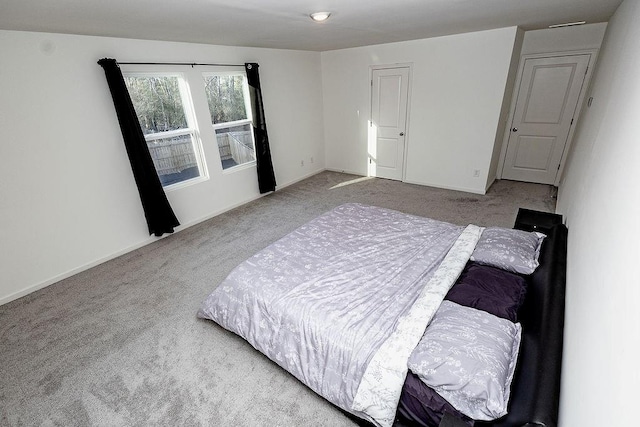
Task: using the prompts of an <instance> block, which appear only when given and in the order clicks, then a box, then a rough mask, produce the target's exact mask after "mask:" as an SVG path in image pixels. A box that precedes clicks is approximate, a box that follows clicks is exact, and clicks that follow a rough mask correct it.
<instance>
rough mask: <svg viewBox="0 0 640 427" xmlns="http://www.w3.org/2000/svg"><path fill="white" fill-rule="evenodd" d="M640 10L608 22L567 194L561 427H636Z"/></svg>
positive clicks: (629, 0)
mask: <svg viewBox="0 0 640 427" xmlns="http://www.w3.org/2000/svg"><path fill="white" fill-rule="evenodd" d="M638 22H640V2H638V1H637V0H625V1H624V2H623V3H622V5H621V6H620V7H619V9H618V11H617V12H616V13H615V15H614V17H613V18H612V19H611V21H610V22H609V26H608V29H607V35H606V37H605V41H604V43H603V45H602V49H601V52H600V59H599V64H598V66H597V70H596V75H595V76H594V79H593V81H592V87H591V93H590V96H593V97H594V101H593V104H592V106H591V108H587V109H585V110H584V111H583V118H582V121H581V123H580V125H579V126H578V129H577V132H576V135H575V139H574V149H573V152H572V155H571V157H570V158H569V162H568V165H567V169H566V173H565V176H564V179H563V181H562V182H561V185H560V191H559V197H558V208H557V210H558V212H559V213H562V214H564V215H566V221H567V225H568V227H569V254H568V256H569V258H568V269H567V275H568V277H567V306H566V326H565V347H564V358H563V367H562V369H563V375H562V396H561V408H560V421H561V423H560V425H561V426H564V427H572V426H585V427H589V426H594V427H596V426H632V425H637V424H638V421H637V418H638V417H637V415H636V412H637V411H636V409H635V408H637V404H638V402H637V400H638V391H637V388H638V384H639V383H640V370H639V369H638V360H640V354H639V353H640V310H638V307H637V306H638V301H640V281H639V280H638V274H637V272H636V267H637V266H638V263H639V261H640V245H639V244H638V241H639V240H640V186H639V184H640V167H639V165H640V143H639V141H640V120H639V118H640V77H639V76H640V27H638V25H637V24H638Z"/></svg>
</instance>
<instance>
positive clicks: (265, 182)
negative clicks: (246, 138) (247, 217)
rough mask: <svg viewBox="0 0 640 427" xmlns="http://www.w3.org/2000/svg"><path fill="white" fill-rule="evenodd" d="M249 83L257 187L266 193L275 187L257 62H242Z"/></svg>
mask: <svg viewBox="0 0 640 427" xmlns="http://www.w3.org/2000/svg"><path fill="white" fill-rule="evenodd" d="M244 68H245V70H246V72H247V83H249V97H250V98H251V110H252V111H253V135H254V136H255V140H256V169H257V170H258V187H259V188H260V193H268V192H269V191H275V189H276V177H275V175H274V173H273V164H272V162H271V150H270V149H269V137H268V136H267V123H266V122H265V119H264V107H263V105H262V90H261V89H260V76H259V75H258V64H256V63H247V64H244Z"/></svg>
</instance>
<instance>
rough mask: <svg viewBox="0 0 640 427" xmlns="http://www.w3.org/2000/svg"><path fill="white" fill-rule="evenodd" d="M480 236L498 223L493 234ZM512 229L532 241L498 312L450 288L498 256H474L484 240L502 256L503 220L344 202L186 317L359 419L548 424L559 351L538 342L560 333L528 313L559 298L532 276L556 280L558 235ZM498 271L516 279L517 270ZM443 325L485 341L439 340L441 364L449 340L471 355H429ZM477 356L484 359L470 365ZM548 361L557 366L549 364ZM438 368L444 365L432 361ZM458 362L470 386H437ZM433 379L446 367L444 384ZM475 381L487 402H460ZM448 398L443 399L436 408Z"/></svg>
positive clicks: (261, 256)
mask: <svg viewBox="0 0 640 427" xmlns="http://www.w3.org/2000/svg"><path fill="white" fill-rule="evenodd" d="M561 231H562V230H560V234H561ZM564 231H565V234H564V235H565V239H566V229H565V230H564ZM492 232H494V233H495V232H497V233H499V234H498V235H493V236H494V239H493V240H492V239H491V238H489V237H490V236H492V235H491V233H492ZM518 233H521V234H519V235H518V236H517V237H518V238H523V239H525V240H527V243H529V241H530V240H531V241H532V242H533V243H532V244H533V245H534V246H535V247H534V248H533V251H534V252H535V260H532V261H531V262H529V261H530V260H528V259H527V260H526V262H525V265H524V268H532V270H531V271H534V270H535V272H534V273H533V274H526V283H525V285H524V286H525V287H526V293H525V292H524V291H525V289H524V288H523V289H522V290H521V291H515V294H514V295H516V297H515V299H516V300H519V301H518V304H517V307H516V308H515V310H517V313H515V312H514V313H512V318H510V319H506V318H503V317H498V316H496V315H494V314H491V313H488V312H486V311H484V310H482V309H478V308H477V307H471V306H469V304H467V305H465V301H464V299H465V292H464V290H463V291H462V292H460V291H456V290H459V289H460V288H461V286H462V285H461V284H460V280H461V278H464V277H468V276H469V274H471V273H470V271H471V270H473V271H475V270H474V269H477V270H478V271H479V270H480V269H481V268H485V267H487V268H493V269H495V268H496V267H498V266H499V265H500V263H499V262H498V265H487V263H486V262H485V261H486V260H483V259H482V257H483V256H485V255H487V253H485V252H483V251H482V248H485V247H486V244H487V243H490V244H494V245H495V244H496V242H497V245H498V246H499V247H500V250H499V251H497V252H496V251H494V250H493V249H491V251H489V252H491V254H489V255H490V256H493V255H492V254H494V252H495V253H498V252H499V253H500V255H501V256H503V255H505V254H506V255H507V257H506V258H505V257H504V256H503V258H504V259H508V258H511V259H513V254H514V253H515V252H514V251H513V250H511V249H510V247H506V249H505V247H504V243H505V241H504V240H500V239H501V238H502V235H503V234H504V230H493V229H491V230H490V229H484V228H482V227H477V226H474V225H469V226H466V227H462V226H458V225H454V224H449V223H445V222H440V221H436V220H432V219H428V218H423V217H417V216H412V215H407V214H404V213H400V212H397V211H393V210H389V209H383V208H378V207H374V206H365V205H361V204H357V203H349V204H345V205H341V206H338V207H337V208H335V209H333V210H331V211H329V212H327V213H325V214H323V215H321V216H320V217H318V218H316V219H314V220H312V221H310V222H309V223H307V224H305V225H303V226H302V227H300V228H298V229H297V230H295V231H293V232H292V233H290V234H289V235H287V236H285V237H284V238H282V239H280V240H278V241H277V242H275V243H273V244H271V245H270V246H268V247H267V248H265V249H263V250H262V251H260V252H258V253H257V254H255V255H254V256H253V257H251V258H249V259H248V260H246V261H245V262H243V263H242V264H240V265H239V266H238V267H236V269H234V270H233V271H232V272H231V273H230V274H229V276H228V277H227V278H226V279H225V280H224V281H223V282H222V283H221V284H220V285H219V286H218V287H217V288H216V289H215V290H214V291H213V292H212V293H211V295H209V297H207V299H206V300H205V302H204V303H203V305H202V307H201V309H200V310H199V312H198V316H199V317H202V318H206V319H210V320H213V321H215V322H216V323H218V324H219V325H221V326H222V327H224V328H226V329H228V330H230V331H232V332H234V333H236V334H238V335H240V336H241V337H243V338H244V339H245V340H247V341H248V342H249V343H250V344H251V345H253V346H254V347H255V348H256V349H258V350H259V351H261V352H262V353H264V354H265V355H266V356H267V357H269V358H270V359H271V360H273V361H274V362H276V363H277V364H278V365H280V366H281V367H283V368H284V369H286V370H287V371H288V372H290V373H291V374H293V375H294V376H295V377H296V378H298V379H299V380H300V381H302V382H303V383H304V384H306V385H307V386H308V387H310V388H311V389H312V390H314V391H315V392H316V393H318V394H320V395H321V396H323V397H324V398H325V399H327V400H328V401H329V402H331V403H332V404H334V405H336V406H337V407H338V408H340V409H341V410H343V411H344V412H345V413H347V414H349V415H350V416H352V417H354V419H357V420H361V421H359V423H361V424H362V425H367V424H369V425H371V424H372V425H377V426H392V425H394V424H395V425H397V426H402V425H406V426H410V425H426V426H430V425H438V424H439V423H443V424H442V425H444V423H449V422H456V423H457V422H462V423H463V425H473V423H474V420H484V421H485V422H486V423H487V424H486V425H495V426H511V425H525V424H527V423H538V425H548V426H551V425H555V424H554V422H555V418H556V417H557V401H552V402H550V403H549V402H547V401H548V400H549V398H548V397H549V394H552V395H553V394H554V393H555V391H554V390H556V389H558V390H559V382H558V381H559V371H558V370H559V358H558V357H557V356H558V353H557V352H555V351H553V350H549V348H554V347H555V346H557V343H558V341H559V342H560V351H561V345H562V344H561V338H562V333H561V331H560V334H559V336H558V335H557V334H556V335H554V331H555V330H556V329H555V327H556V326H557V325H555V324H548V323H553V320H546V319H548V316H546V315H545V316H541V310H542V311H546V310H547V309H548V307H545V306H544V305H540V304H539V303H540V302H544V303H547V304H550V305H551V306H559V305H562V308H563V307H564V303H563V302H562V304H559V303H557V301H558V300H559V298H558V295H555V296H554V295H549V292H547V290H546V289H545V283H543V282H549V281H550V280H551V281H553V280H555V279H556V278H558V276H561V274H560V273H559V271H558V270H561V269H562V268H561V267H562V266H558V264H559V263H556V262H551V259H552V258H555V257H556V256H557V254H558V253H559V252H561V251H562V250H561V249H558V244H557V242H558V241H559V240H562V239H561V238H560V239H559V238H558V236H557V234H558V233H559V232H558V231H557V230H555V229H554V230H553V232H552V233H551V234H550V235H549V236H547V237H545V236H544V235H541V234H539V233H529V232H524V231H519V232H518ZM496 239H497V240H496ZM507 240H508V241H509V242H511V241H512V237H511V235H509V238H508V239H507ZM492 242H493V243H492ZM517 244H518V243H517V242H516V243H515V244H514V246H517ZM483 245H484V246H483ZM560 246H561V242H560ZM549 251H551V252H549ZM558 251H559V252H558ZM516 258H518V257H516ZM538 258H539V259H540V260H541V262H542V265H541V266H539V267H538ZM504 259H503V260H504ZM518 260H520V258H518ZM533 262H535V264H534V265H530V264H531V263H533ZM517 267H518V268H519V267H520V266H517ZM536 267H537V268H536ZM506 268H511V266H510V265H507V267H506ZM525 273H529V272H528V271H525ZM492 274H493V273H492ZM508 274H511V275H514V277H515V276H518V277H525V276H524V275H523V274H522V273H521V272H518V271H512V272H511V273H508ZM524 280H525V279H523V283H524ZM538 285H540V286H538ZM454 291H456V292H457V293H458V294H459V295H458V297H457V298H456V297H455V292H454ZM452 295H453V296H452ZM460 295H462V296H460ZM518 295H520V296H518ZM467 297H468V295H467ZM474 298H475V297H474V296H472V297H471V300H474ZM476 299H477V298H476ZM512 299H513V298H512ZM491 301H493V300H491ZM459 303H460V304H459ZM473 304H474V303H471V305H473ZM485 305H486V306H487V304H486V300H485ZM493 305H494V303H493V302H491V303H490V304H488V306H489V307H492V306H493ZM490 311H491V310H490ZM507 311H508V310H507ZM556 311H557V310H556ZM511 312H513V307H511ZM499 314H501V313H499ZM556 315H557V313H556ZM542 317H544V319H542ZM552 317H553V316H552ZM450 322H453V323H450ZM470 325H472V326H470ZM560 326H561V325H560ZM455 327H459V328H461V329H459V330H460V331H462V332H460V333H456V334H453V336H455V337H459V338H461V339H462V340H463V341H464V339H467V338H468V339H470V340H472V341H473V342H479V343H481V345H482V346H485V344H486V343H487V342H488V341H487V340H489V341H491V343H490V347H491V346H493V347H491V349H490V351H488V352H487V351H485V347H482V348H483V351H480V352H479V351H478V350H477V349H474V348H473V346H469V345H468V343H465V342H462V343H461V344H455V345H459V347H454V348H453V352H451V349H448V350H446V349H445V351H449V353H448V356H446V357H447V358H448V359H447V360H449V359H451V354H454V355H459V354H460V352H461V349H463V350H464V349H470V351H467V352H466V353H465V355H464V357H460V358H458V359H456V360H455V361H450V360H449V361H450V362H451V363H442V360H444V359H443V358H442V357H443V356H442V354H440V353H438V351H441V350H442V347H443V345H442V344H441V343H444V347H447V346H448V345H449V344H450V343H449V341H455V340H452V339H450V338H448V337H447V336H446V331H447V330H450V329H452V328H455ZM492 328H493V329H492ZM467 331H474V332H473V333H469V334H467V333H466V332H467ZM478 331H479V332H478ZM487 331H491V332H490V333H489V332H487ZM450 335H451V334H450ZM427 337H428V338H427ZM438 338H441V339H442V341H438ZM494 341H495V343H494ZM436 342H439V343H440V344H438V345H434V343H436ZM494 344H495V345H494ZM452 345H454V344H452ZM541 346H543V347H541ZM434 348H435V352H436V354H435V355H434V354H432V353H433V352H434ZM541 348H544V349H545V350H544V351H536V350H540V349H541ZM465 351H466V350H465ZM488 354H491V355H492V356H491V357H488V356H487V355H488ZM494 356H495V357H494ZM456 357H458V356H456ZM465 357H466V358H470V359H471V362H470V363H471V365H469V364H468V363H467V362H466V359H465ZM478 358H479V359H482V360H480V365H481V366H484V367H483V368H482V369H481V370H480V371H475V372H469V371H468V369H467V367H468V366H475V365H476V364H477V363H478V360H477V359H478ZM460 360H462V362H460ZM425 361H426V362H425ZM485 362H486V363H485ZM412 363H413V365H412ZM460 363H462V364H463V368H462V369H461V368H460ZM482 363H485V365H486V366H485V365H482ZM549 363H551V364H552V365H557V369H555V368H552V369H549ZM439 365H449V369H448V370H447V369H444V368H438V369H433V368H434V366H439ZM452 366H453V368H452ZM410 367H411V370H410ZM542 367H544V369H542ZM541 371H542V372H543V373H544V374H545V375H542V376H541V375H540V372H541ZM549 371H551V372H552V373H551V374H550V375H549V376H550V377H551V378H550V379H548V380H546V379H545V376H547V375H546V373H547V372H549ZM461 372H463V373H464V375H462V376H466V377H468V378H467V381H466V382H467V383H469V384H466V385H465V386H464V387H463V388H462V389H452V388H451V387H449V388H447V387H448V385H447V384H446V383H447V381H449V380H450V379H451V377H452V376H453V377H455V378H456V379H457V380H459V379H460V373H461ZM432 374H433V375H432ZM443 375H444V376H445V377H447V376H448V378H446V380H445V381H444V382H443V381H442V376H443ZM483 375H484V377H483ZM431 377H433V378H431ZM480 377H482V378H485V377H486V386H487V387H489V392H488V396H489V398H488V399H484V400H483V399H477V396H476V395H473V397H472V398H469V390H470V389H473V390H475V389H476V388H477V386H478V384H476V383H482V381H477V380H476V379H477V378H480ZM469 378H471V379H472V380H471V381H468V379H469ZM429 381H431V382H429ZM434 381H435V382H434ZM438 381H439V382H438ZM426 383H428V384H429V385H428V386H427V385H426ZM443 384H444V386H443ZM512 384H513V385H512ZM481 386H484V385H483V384H481ZM411 387H414V389H413V391H412V388H411ZM416 387H417V388H418V389H421V390H422V389H426V390H438V392H437V393H435V395H436V397H434V398H433V399H431V400H432V401H433V400H434V399H436V400H437V399H438V398H440V399H442V396H441V394H442V395H445V396H447V399H448V400H447V399H445V405H444V406H443V405H442V402H436V403H437V404H440V407H439V408H436V409H434V410H432V409H431V408H430V407H429V404H430V403H429V402H428V400H429V399H422V395H421V393H416V392H415V388H416ZM456 387H457V386H456ZM554 387H555V388H554ZM550 391H552V392H551V393H550ZM447 393H448V394H447ZM474 393H475V391H474ZM479 393H480V394H483V393H485V394H486V393H487V390H481V391H480V392H479ZM556 395H557V393H556ZM552 400H553V399H552ZM556 400H557V399H556ZM449 401H452V402H455V406H456V407H455V408H453V409H450V408H449V407H447V406H446V404H448V402H449ZM425 402H426V403H425ZM461 402H462V403H461ZM431 403H433V402H431ZM507 405H508V406H507ZM460 408H463V409H461V410H459V409H460ZM424 410H426V411H427V412H429V411H431V418H429V417H426V418H425V417H424V413H423V412H421V411H424ZM544 417H548V419H544ZM494 418H496V420H494ZM523 420H526V421H523ZM476 424H477V425H480V424H479V423H476ZM534 425H535V424H534Z"/></svg>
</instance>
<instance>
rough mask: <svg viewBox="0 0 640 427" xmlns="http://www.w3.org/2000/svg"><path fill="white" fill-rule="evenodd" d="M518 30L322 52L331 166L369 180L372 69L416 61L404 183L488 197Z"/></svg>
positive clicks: (326, 127) (326, 137)
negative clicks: (368, 129)
mask: <svg viewBox="0 0 640 427" xmlns="http://www.w3.org/2000/svg"><path fill="white" fill-rule="evenodd" d="M516 31H517V29H516V28H515V27H511V28H503V29H498V30H490V31H481V32H476V33H467V34H458V35H453V36H446V37H436V38H431V39H424V40H414V41H407V42H400V43H390V44H383V45H376V46H366V47H359V48H352V49H343V50H336V51H329V52H323V53H322V80H323V95H324V117H325V144H326V165H327V168H331V169H336V170H344V171H348V172H352V173H356V174H360V175H366V174H367V159H368V158H367V121H368V120H369V118H370V110H371V107H370V66H372V65H386V64H394V63H411V64H412V65H413V69H412V77H411V88H412V90H411V94H410V115H409V117H408V119H409V120H408V128H407V132H406V135H407V137H406V138H407V144H408V145H407V151H406V157H407V165H406V181H407V182H412V183H418V184H425V185H431V186H436V187H443V188H452V189H458V190H465V191H471V192H474V193H484V192H485V185H486V183H487V179H488V174H489V168H490V164H491V158H492V155H493V148H494V143H495V140H496V130H497V129H498V122H499V119H500V112H501V108H502V103H503V95H504V91H505V86H506V83H507V76H508V72H509V66H510V61H511V54H512V51H513V47H514V42H515V39H516ZM475 169H478V170H480V176H479V177H474V176H473V171H474V170H475Z"/></svg>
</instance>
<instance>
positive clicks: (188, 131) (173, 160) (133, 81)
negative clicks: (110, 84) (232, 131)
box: [124, 73, 206, 187]
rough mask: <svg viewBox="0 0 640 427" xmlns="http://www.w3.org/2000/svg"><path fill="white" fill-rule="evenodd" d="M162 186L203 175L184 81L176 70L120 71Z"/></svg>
mask: <svg viewBox="0 0 640 427" xmlns="http://www.w3.org/2000/svg"><path fill="white" fill-rule="evenodd" d="M124 79H125V83H126V85H127V89H128V90H129V95H130V96H131V100H132V101H133V106H134V108H135V110H136V114H137V116H138V120H139V121H140V127H141V128H142V132H143V133H144V137H145V139H146V141H147V146H148V147H149V152H150V153H151V158H152V159H153V164H154V165H155V167H156V172H157V173H158V177H159V178H160V182H161V183H162V185H163V186H164V187H166V186H169V185H173V184H177V183H180V182H183V181H188V180H190V179H194V178H198V177H200V176H204V175H206V173H205V169H204V167H203V164H204V163H203V161H202V154H201V153H202V150H201V146H200V141H199V139H198V137H197V133H196V126H195V120H194V119H193V113H192V111H193V110H192V107H191V98H190V97H189V92H188V90H187V85H186V83H185V81H184V79H183V78H182V76H181V75H179V74H130V73H126V74H124Z"/></svg>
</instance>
